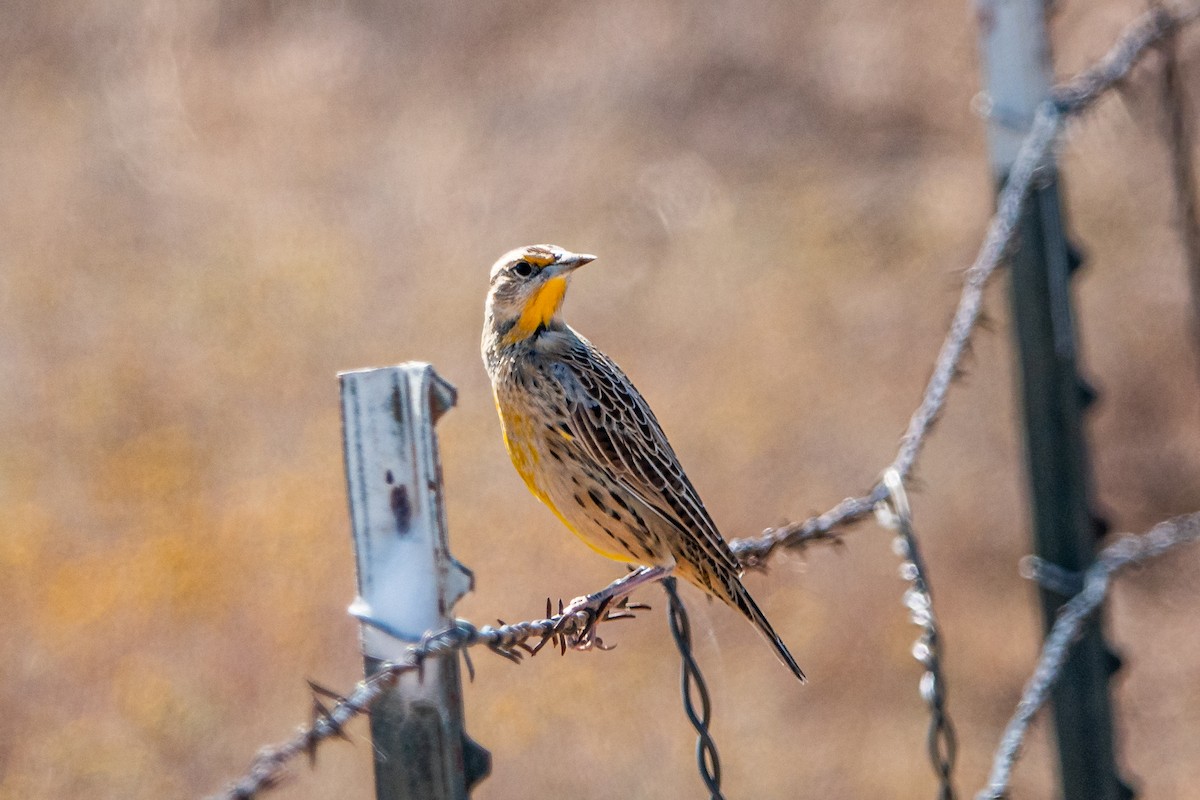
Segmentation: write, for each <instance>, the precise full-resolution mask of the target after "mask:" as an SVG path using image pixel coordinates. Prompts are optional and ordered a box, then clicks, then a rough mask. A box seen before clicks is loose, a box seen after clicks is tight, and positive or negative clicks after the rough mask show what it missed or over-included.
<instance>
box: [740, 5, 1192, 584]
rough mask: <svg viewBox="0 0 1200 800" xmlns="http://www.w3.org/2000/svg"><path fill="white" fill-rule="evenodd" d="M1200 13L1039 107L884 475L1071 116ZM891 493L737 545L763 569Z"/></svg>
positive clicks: (955, 347)
mask: <svg viewBox="0 0 1200 800" xmlns="http://www.w3.org/2000/svg"><path fill="white" fill-rule="evenodd" d="M1198 13H1200V10H1197V9H1192V10H1189V11H1187V12H1172V11H1168V10H1166V9H1164V8H1158V9H1154V10H1152V11H1149V12H1147V13H1145V14H1143V15H1142V16H1141V17H1139V18H1138V19H1137V20H1135V21H1134V22H1133V23H1132V24H1131V25H1130V26H1129V27H1127V28H1126V29H1125V31H1124V33H1122V34H1121V36H1120V38H1119V39H1118V40H1117V42H1116V44H1114V45H1113V47H1112V48H1110V49H1109V51H1108V52H1107V53H1106V54H1105V55H1104V56H1103V57H1102V58H1101V59H1100V60H1099V61H1098V62H1097V63H1096V64H1095V65H1093V66H1092V67H1090V68H1088V69H1086V70H1084V71H1083V72H1081V73H1080V74H1079V75H1077V76H1076V77H1075V78H1074V79H1072V80H1071V81H1069V82H1068V83H1066V84H1063V85H1061V86H1059V87H1058V88H1057V89H1055V90H1054V93H1053V99H1052V100H1051V101H1050V102H1047V103H1044V104H1042V106H1041V107H1040V108H1039V109H1038V111H1037V114H1036V116H1035V117H1034V121H1033V126H1032V128H1031V129H1030V131H1029V134H1028V135H1027V136H1026V137H1025V141H1024V142H1023V143H1022V145H1021V149H1020V151H1019V152H1018V154H1017V158H1016V160H1015V161H1014V162H1013V166H1012V169H1011V170H1010V171H1009V176H1008V180H1007V181H1006V182H1005V184H1004V188H1003V189H1002V190H1001V192H1000V197H999V200H998V202H997V209H996V213H995V214H993V215H992V219H991V221H990V222H989V223H988V229H987V234H986V235H985V236H984V240H983V244H982V245H981V247H980V248H979V253H978V255H976V257H975V261H974V262H973V263H972V264H971V266H970V267H968V268H967V271H966V273H965V276H964V280H963V289H962V294H961V295H960V297H959V301H958V307H957V308H956V309H955V312H954V317H953V319H952V320H951V323H950V330H949V332H948V333H947V334H946V338H945V340H944V341H943V343H942V347H941V349H940V350H939V351H938V355H937V360H936V361H935V362H934V368H933V374H932V375H931V376H930V378H929V382H928V383H927V384H926V386H925V392H924V394H923V396H922V398H921V404H920V405H919V406H918V407H917V410H916V411H914V412H913V414H912V417H911V418H910V419H909V422H908V428H907V429H906V430H905V432H904V435H903V436H902V437H901V440H900V447H899V450H898V451H897V453H896V457H895V458H894V459H893V460H892V463H891V464H889V465H888V466H887V467H885V469H884V471H886V470H887V469H895V470H896V471H897V472H898V473H899V474H900V477H901V479H902V480H907V479H908V477H909V474H910V472H911V471H912V468H913V465H914V464H915V463H916V460H917V456H918V454H919V453H920V451H921V447H922V445H923V444H924V442H925V438H926V436H927V435H928V434H929V431H930V430H932V428H933V426H934V423H935V422H937V420H938V417H939V416H940V415H941V412H942V408H943V407H944V406H945V402H946V396H947V394H948V392H949V390H950V385H951V384H952V383H953V381H954V378H955V376H956V375H957V373H958V367H959V363H960V362H961V361H962V356H963V353H964V352H965V350H966V347H967V343H968V342H969V341H970V338H971V333H972V331H974V329H975V326H976V324H977V323H978V322H979V315H980V311H981V310H982V308H983V292H984V289H985V288H986V286H987V282H988V279H989V278H991V276H992V274H993V273H994V272H995V271H996V268H997V267H998V266H1000V264H1001V263H1002V261H1003V259H1004V256H1005V254H1006V253H1007V251H1008V248H1009V246H1010V245H1011V244H1012V241H1013V237H1014V235H1015V234H1016V231H1017V226H1018V223H1019V222H1020V219H1021V212H1022V210H1023V209H1024V207H1025V199H1026V198H1027V197H1028V195H1029V190H1030V189H1031V188H1032V187H1033V185H1034V180H1035V179H1036V177H1037V175H1038V172H1039V170H1040V169H1041V168H1042V167H1043V165H1044V162H1045V160H1046V156H1047V155H1048V154H1049V152H1050V148H1051V146H1052V145H1053V144H1054V141H1055V140H1056V139H1057V136H1058V133H1059V131H1060V129H1061V127H1062V124H1063V122H1064V118H1065V117H1068V116H1074V115H1077V114H1080V113H1082V112H1083V111H1085V110H1086V109H1087V108H1088V107H1090V106H1091V105H1092V104H1093V103H1095V102H1096V100H1098V99H1099V98H1100V97H1101V96H1102V95H1103V94H1104V93H1105V92H1107V91H1109V90H1110V89H1112V88H1113V87H1114V86H1116V84H1117V83H1118V82H1120V81H1121V80H1123V79H1124V78H1125V77H1126V76H1127V75H1128V74H1129V72H1130V70H1132V69H1133V67H1134V65H1136V64H1137V63H1138V61H1139V60H1140V59H1141V58H1142V57H1143V56H1144V55H1145V54H1146V52H1147V50H1148V49H1149V48H1150V47H1151V46H1152V45H1154V44H1157V43H1158V42H1160V41H1162V40H1163V39H1164V37H1166V36H1167V35H1168V34H1169V33H1171V32H1172V31H1174V30H1176V29H1177V28H1179V27H1180V26H1181V25H1184V24H1186V23H1189V22H1191V21H1193V20H1194V19H1195V18H1196V16H1197V14H1198ZM887 496H888V493H887V488H886V487H885V486H884V485H883V484H882V482H881V483H878V484H876V485H875V487H874V488H873V489H872V490H871V491H870V492H869V493H868V494H866V495H862V496H859V497H849V498H846V499H845V500H843V501H842V502H840V503H838V504H837V505H836V506H834V507H833V508H831V509H830V510H829V511H826V512H825V513H823V514H820V515H818V516H815V517H810V518H809V519H806V520H804V521H803V522H796V523H789V524H787V525H783V526H780V527H778V528H768V529H766V530H765V531H763V532H762V534H761V535H759V536H757V537H751V538H746V539H737V540H734V541H732V542H730V546H731V547H732V548H733V551H734V553H735V554H736V555H737V557H738V560H739V561H741V562H742V564H743V565H744V566H746V567H747V568H754V567H760V566H762V565H763V564H764V563H765V562H766V560H767V559H768V558H769V557H770V556H771V554H772V553H774V552H775V550H776V549H777V548H779V547H786V548H789V549H796V548H803V547H804V546H806V545H808V544H811V543H814V542H821V541H826V542H827V541H833V540H836V539H837V538H838V536H837V534H836V533H835V530H836V529H837V528H840V527H844V526H846V525H849V524H851V523H854V522H858V521H860V520H862V519H863V518H865V517H866V516H867V515H868V514H870V513H871V512H872V510H873V509H874V508H875V506H876V505H878V503H879V502H880V501H881V500H884V499H885V498H886V497H887Z"/></svg>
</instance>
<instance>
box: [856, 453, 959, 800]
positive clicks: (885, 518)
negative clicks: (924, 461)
mask: <svg viewBox="0 0 1200 800" xmlns="http://www.w3.org/2000/svg"><path fill="white" fill-rule="evenodd" d="M882 483H883V485H884V486H885V487H887V490H888V497H887V499H886V500H884V501H883V502H881V503H880V504H879V505H878V506H877V507H876V509H875V516H876V518H877V519H878V520H879V523H880V524H881V525H883V526H884V527H886V528H890V529H891V530H894V531H896V533H897V535H896V541H895V550H896V554H897V555H898V556H900V558H902V559H903V562H902V563H901V565H900V574H901V576H902V577H903V578H904V579H905V580H907V581H908V582H909V584H910V586H909V588H908V590H907V591H906V592H905V593H904V605H905V607H906V608H907V609H908V611H909V615H910V617H911V618H912V621H913V623H914V624H916V625H920V626H921V638H920V639H918V640H917V643H916V644H914V645H913V650H912V653H913V657H914V658H916V659H917V661H919V662H920V663H921V665H922V666H923V667H925V674H924V675H922V676H921V683H920V691H921V697H922V699H924V700H925V704H926V705H928V706H929V734H928V747H929V760H930V763H932V764H933V772H934V774H935V775H937V778H938V800H954V796H955V795H954V782H953V779H952V777H951V773H952V772H953V771H954V759H955V756H956V755H957V752H958V742H957V740H956V739H955V736H954V726H953V725H952V724H951V722H950V714H949V713H948V712H947V711H946V680H945V678H944V677H943V675H942V637H941V633H940V632H939V630H938V624H937V616H936V615H935V614H934V612H933V593H932V592H931V591H930V588H929V571H928V570H927V569H926V567H925V559H923V558H922V557H921V550H920V548H919V547H918V546H917V534H916V531H915V530H914V529H913V522H912V508H911V507H910V506H909V504H908V493H907V492H906V491H905V489H904V480H903V479H902V478H901V477H900V472H899V470H896V469H894V468H889V469H888V471H887V472H885V473H884V476H883V481H882Z"/></svg>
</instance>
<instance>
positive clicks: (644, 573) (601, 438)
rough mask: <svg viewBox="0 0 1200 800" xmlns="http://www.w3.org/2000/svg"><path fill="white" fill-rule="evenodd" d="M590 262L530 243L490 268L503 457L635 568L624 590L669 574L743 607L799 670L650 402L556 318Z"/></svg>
mask: <svg viewBox="0 0 1200 800" xmlns="http://www.w3.org/2000/svg"><path fill="white" fill-rule="evenodd" d="M594 260H595V256H590V255H580V254H577V253H571V252H568V251H567V250H564V249H562V248H561V247H556V246H554V245H533V246H530V247H521V248H518V249H516V250H513V251H511V252H509V253H506V254H505V255H503V256H501V258H500V260H499V261H497V262H496V264H495V266H493V267H492V272H491V286H490V288H489V290H488V296H487V307H486V311H485V317H484V324H483V344H482V350H483V361H484V364H485V365H486V366H487V371H488V376H489V377H490V378H491V380H492V390H493V392H494V394H495V399H496V409H497V410H498V411H499V414H500V422H501V426H502V427H503V430H504V444H505V447H506V448H507V449H508V453H509V456H511V457H512V462H513V466H515V467H516V469H517V472H518V473H520V475H521V477H522V478H523V479H524V481H525V484H526V485H527V486H528V487H529V491H531V492H532V493H533V494H534V496H535V497H537V498H538V499H539V500H541V501H542V502H543V503H545V504H546V505H547V506H549V507H550V510H551V511H553V512H554V513H555V515H556V516H557V517H558V518H559V520H561V521H562V523H563V524H564V525H566V526H567V527H568V528H569V529H570V530H571V531H572V532H574V533H575V534H576V535H577V536H578V537H579V538H580V539H582V540H583V541H584V543H586V544H587V545H588V546H590V547H591V548H592V549H593V550H596V551H597V552H599V553H600V554H601V555H604V556H607V557H609V558H611V559H615V560H617V561H623V562H626V563H630V564H636V565H639V566H641V567H642V568H643V569H641V570H639V571H637V572H635V573H633V574H632V575H631V576H630V579H629V580H628V581H626V582H625V585H623V587H622V593H623V594H627V593H628V592H629V591H631V590H632V588H633V586H634V585H636V584H639V583H643V582H647V581H650V580H657V579H660V578H662V577H664V576H666V575H668V574H670V573H671V572H675V573H678V574H679V575H680V576H681V577H683V578H685V579H686V580H688V581H689V582H691V583H693V584H695V585H696V586H697V587H699V588H700V589H701V590H702V591H704V592H706V593H708V594H710V595H712V596H713V597H717V598H719V599H721V600H723V601H724V602H726V603H727V604H729V605H730V606H733V607H734V608H736V609H738V610H739V611H741V612H742V613H743V614H745V615H746V617H748V618H749V619H750V621H751V622H753V623H754V624H755V625H756V626H757V627H758V629H759V630H760V631H761V632H762V633H763V635H764V636H766V638H767V640H768V641H770V642H771V644H772V645H773V646H774V648H775V652H776V654H777V655H778V656H779V659H780V660H781V661H782V662H783V663H784V664H785V665H786V666H787V667H788V669H790V670H791V671H792V672H793V673H794V674H795V676H796V677H797V678H799V679H800V680H804V673H803V672H802V671H801V670H800V667H799V666H798V665H797V664H796V661H795V659H793V658H792V655H791V653H789V652H788V650H787V647H785V646H784V644H783V642H782V641H781V640H780V638H779V636H778V635H777V634H776V633H775V631H774V629H773V628H772V627H771V623H769V622H768V621H767V618H766V616H764V615H763V613H762V611H760V610H759V608H758V605H757V604H755V602H754V600H753V599H752V598H751V597H750V593H749V592H747V591H746V587H745V586H743V585H742V582H741V572H742V571H741V567H740V565H739V564H738V562H737V559H736V558H735V557H734V555H733V552H732V551H731V550H730V549H729V545H728V544H727V543H726V542H725V539H724V538H722V536H721V534H720V532H719V531H718V530H717V526H716V524H715V523H714V522H713V520H712V517H710V516H709V514H708V511H707V510H705V508H704V503H703V502H701V500H700V496H699V495H698V494H697V493H696V490H695V488H693V486H692V483H691V481H689V480H688V477H687V475H686V474H685V473H684V471H683V467H681V466H680V464H679V459H678V458H676V456H675V452H674V451H673V450H672V449H671V445H670V444H669V443H668V442H667V437H666V435H665V434H664V433H663V431H662V428H661V427H660V426H659V424H658V420H656V419H655V418H654V413H653V412H652V411H651V410H650V406H649V405H648V404H647V403H646V401H645V399H643V398H642V395H641V394H640V393H639V392H638V390H637V389H636V388H634V385H633V384H632V383H631V382H630V380H629V378H627V377H626V376H625V373H624V372H622V371H621V368H620V367H618V366H617V365H616V364H615V363H614V362H613V361H612V359H610V358H609V357H608V356H606V355H605V354H604V353H602V352H600V350H598V349H597V348H596V347H595V345H593V344H592V343H591V342H589V341H588V340H587V339H585V338H584V337H582V336H580V335H579V334H578V333H577V332H575V331H574V330H573V329H572V328H571V327H569V326H568V325H567V324H566V323H564V322H563V319H562V304H563V297H564V296H565V294H566V291H567V283H568V281H569V280H570V278H571V275H572V273H573V272H574V271H575V270H576V269H578V268H579V267H582V266H583V265H584V264H587V263H590V262H591V261H594ZM581 599H582V598H581Z"/></svg>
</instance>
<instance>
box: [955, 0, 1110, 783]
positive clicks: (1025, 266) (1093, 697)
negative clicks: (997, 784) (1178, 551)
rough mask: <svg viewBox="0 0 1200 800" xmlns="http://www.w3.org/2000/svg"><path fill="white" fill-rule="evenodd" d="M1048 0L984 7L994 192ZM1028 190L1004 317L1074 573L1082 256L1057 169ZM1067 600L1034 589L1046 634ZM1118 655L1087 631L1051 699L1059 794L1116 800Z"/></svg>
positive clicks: (1038, 53) (1063, 561) (1081, 498)
mask: <svg viewBox="0 0 1200 800" xmlns="http://www.w3.org/2000/svg"><path fill="white" fill-rule="evenodd" d="M1045 11H1046V3H1045V0H981V2H980V4H979V6H978V14H979V24H980V38H981V49H982V55H983V59H982V60H983V65H984V71H985V75H986V80H987V98H988V103H987V107H988V145H989V150H990V152H991V161H992V169H993V171H994V175H995V177H996V180H997V181H998V183H999V184H1000V185H1003V183H1004V181H1005V180H1006V179H1007V177H1008V172H1009V169H1010V168H1011V166H1012V163H1013V160H1014V159H1015V157H1016V153H1017V149H1018V148H1019V147H1020V143H1021V141H1022V139H1023V138H1024V137H1025V135H1026V134H1027V133H1028V131H1029V129H1030V126H1031V123H1032V121H1033V117H1034V113H1035V111H1036V109H1037V107H1038V106H1039V105H1040V104H1041V103H1043V102H1046V101H1047V100H1049V99H1050V95H1051V92H1050V87H1051V79H1052V74H1053V73H1052V69H1051V64H1050V45H1049V40H1048V38H1047V35H1046V21H1045ZM1048 162H1049V163H1047V165H1046V168H1045V180H1042V181H1039V182H1038V183H1037V184H1036V185H1035V188H1034V189H1033V190H1032V191H1031V194H1030V197H1029V198H1028V202H1027V204H1026V206H1025V210H1024V214H1023V216H1022V218H1021V222H1020V227H1019V229H1018V233H1017V237H1018V239H1017V242H1018V243H1017V246H1016V247H1015V248H1014V250H1013V252H1012V256H1011V259H1010V262H1009V263H1010V268H1011V270H1012V313H1013V323H1014V325H1013V327H1014V329H1015V334H1016V340H1017V349H1018V351H1019V361H1020V365H1019V366H1020V378H1021V379H1020V384H1021V400H1022V408H1023V412H1024V419H1025V452H1026V458H1027V464H1028V470H1029V487H1030V498H1031V501H1032V505H1033V532H1034V539H1035V545H1036V549H1037V553H1038V555H1040V556H1041V557H1042V558H1043V559H1045V560H1047V561H1049V562H1051V563H1053V564H1056V565H1058V566H1059V567H1062V568H1063V569H1065V570H1068V571H1070V572H1076V573H1082V571H1083V570H1084V569H1086V568H1087V566H1088V565H1089V564H1091V563H1092V562H1093V561H1094V560H1095V552H1096V542H1097V539H1098V537H1099V535H1100V534H1101V533H1102V523H1100V521H1099V519H1098V517H1096V516H1095V515H1094V514H1093V513H1092V509H1091V505H1090V500H1089V482H1090V475H1089V467H1088V462H1087V452H1086V445H1085V441H1084V432H1083V414H1082V412H1083V409H1084V407H1085V406H1086V405H1087V404H1088V402H1089V401H1090V399H1091V390H1090V389H1089V388H1088V387H1087V386H1086V384H1084V383H1083V382H1082V381H1081V380H1080V378H1079V375H1078V374H1077V372H1076V350H1075V329H1074V321H1073V319H1072V312H1071V295H1070V287H1069V278H1070V273H1071V272H1072V270H1073V269H1074V267H1076V266H1078V261H1079V259H1078V257H1077V256H1076V255H1075V253H1074V252H1073V251H1072V249H1071V247H1070V245H1069V244H1068V242H1067V238H1066V234H1065V226H1064V221H1063V212H1062V206H1061V202H1060V198H1059V190H1058V180H1057V173H1056V170H1055V169H1054V165H1053V159H1052V158H1050V159H1048ZM1066 599H1067V598H1066V597H1064V596H1063V595H1060V594H1057V593H1056V592H1054V591H1051V590H1049V589H1046V588H1042V589H1041V600H1042V610H1043V616H1044V620H1045V624H1046V628H1047V630H1049V628H1050V627H1051V626H1052V625H1053V623H1054V620H1055V618H1056V617H1057V614H1058V609H1059V607H1060V606H1061V605H1062V604H1063V603H1064V602H1065V601H1066ZM1116 663H1117V662H1116V658H1115V657H1114V656H1113V655H1112V654H1111V653H1110V652H1109V650H1108V648H1107V647H1106V645H1105V643H1104V639H1103V636H1102V632H1101V623H1100V621H1099V619H1098V618H1097V619H1094V620H1093V621H1092V622H1090V623H1088V625H1087V626H1086V627H1085V628H1084V632H1083V636H1082V640H1081V641H1080V643H1079V645H1078V646H1077V647H1076V648H1075V650H1074V651H1073V653H1072V655H1071V656H1070V658H1069V660H1068V661H1067V663H1066V665H1065V667H1064V669H1063V672H1062V675H1061V677H1060V679H1059V681H1058V683H1057V684H1056V685H1055V688H1054V690H1053V693H1052V704H1053V709H1054V722H1055V728H1056V735H1057V743H1058V754H1059V767H1060V777H1061V780H1062V796H1063V797H1064V798H1065V800H1085V799H1086V800H1119V799H1120V798H1129V797H1132V796H1133V792H1132V791H1131V790H1130V789H1129V788H1128V787H1127V786H1126V785H1125V784H1124V783H1123V782H1122V781H1121V779H1120V777H1119V775H1118V773H1117V767H1116V761H1115V756H1114V752H1113V725H1112V716H1111V711H1110V707H1109V696H1108V679H1109V676H1110V675H1111V673H1112V672H1113V670H1114V669H1115V668H1116V666H1115V665H1116Z"/></svg>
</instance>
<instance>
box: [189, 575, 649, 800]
mask: <svg viewBox="0 0 1200 800" xmlns="http://www.w3.org/2000/svg"><path fill="white" fill-rule="evenodd" d="M559 605H560V613H558V614H553V615H552V614H551V613H550V610H551V606H550V601H549V600H547V601H546V617H545V618H543V619H536V620H529V621H526V622H517V623H513V624H506V623H504V622H502V621H501V622H500V624H499V625H497V626H492V625H484V626H483V627H479V628H477V627H475V626H474V625H472V624H471V623H470V622H467V621H466V620H461V619H460V620H456V621H455V624H454V625H452V626H450V627H448V628H445V629H443V630H440V631H435V632H432V633H428V634H426V635H425V636H424V637H423V638H422V639H421V641H420V642H419V643H417V644H413V645H409V646H408V648H407V649H406V651H405V654H404V656H403V657H402V658H401V659H398V660H396V661H392V662H385V663H384V664H382V665H380V667H379V670H378V671H377V672H376V673H375V674H374V675H372V676H371V677H369V678H366V679H364V680H362V681H359V682H358V684H357V685H356V686H355V688H354V690H353V691H352V692H351V693H350V694H348V695H346V696H344V697H342V696H339V695H337V694H335V693H333V692H330V691H328V690H326V689H323V688H321V687H319V686H316V685H313V684H311V683H310V686H312V688H313V691H314V692H315V693H317V694H321V695H323V696H325V697H330V698H332V699H335V700H336V701H337V702H336V703H335V704H334V705H333V706H332V707H328V708H327V707H325V706H324V705H323V704H321V703H320V702H319V701H316V700H314V707H313V712H314V713H313V720H312V722H311V723H310V724H309V725H307V726H302V727H301V728H300V729H299V730H297V731H296V733H295V735H294V736H292V738H291V739H288V740H287V741H286V742H283V743H281V744H277V745H273V746H268V747H264V748H262V749H261V750H259V752H258V754H257V755H256V756H255V757H254V760H253V762H252V763H251V765H250V768H249V769H248V770H247V771H246V773H245V774H244V775H243V776H242V777H241V778H239V779H238V780H237V781H236V782H235V783H233V784H231V785H229V786H228V787H227V788H226V789H225V790H224V791H223V792H221V793H219V794H215V795H211V797H210V800H249V798H252V797H255V796H256V795H257V794H258V793H259V792H261V791H263V790H265V789H270V788H273V787H274V786H276V785H278V783H279V781H280V779H281V778H282V776H283V774H284V770H285V768H286V766H287V764H288V762H290V761H292V760H293V759H295V758H296V757H298V756H300V755H305V754H307V755H308V756H309V758H310V759H311V758H312V757H313V756H314V755H315V753H316V748H317V746H318V745H320V743H321V742H323V741H325V740H326V739H331V738H334V737H337V738H344V728H345V725H346V723H348V722H349V721H350V720H352V719H353V718H354V717H356V716H358V715H359V714H363V713H366V712H367V711H368V710H369V709H370V708H371V705H372V704H373V703H374V702H375V701H376V700H377V699H379V697H380V696H381V695H382V694H384V692H386V691H387V690H388V689H390V688H391V687H392V686H394V685H395V683H396V680H397V679H398V678H399V677H400V676H401V675H403V674H404V673H406V672H413V671H417V672H420V671H421V670H422V668H423V665H424V663H425V661H426V660H427V659H430V658H436V657H439V656H445V655H448V654H450V653H460V652H461V653H463V654H464V656H465V654H466V651H467V649H468V648H471V647H479V646H483V647H486V648H488V649H489V650H491V651H492V652H493V653H496V654H497V655H500V656H503V657H504V658H506V659H508V660H509V661H513V662H515V663H520V662H521V661H522V660H523V659H524V657H525V656H533V655H537V653H538V652H540V651H541V649H542V648H543V646H545V645H546V644H548V643H549V644H553V645H554V646H555V648H556V649H558V650H559V651H560V652H561V653H563V654H565V653H566V652H567V650H569V649H591V648H593V647H594V648H596V649H601V650H604V649H608V647H607V646H606V645H605V644H604V642H603V641H602V640H601V639H600V638H599V637H598V636H596V633H595V631H596V627H597V626H598V625H599V624H600V623H601V622H611V621H614V620H619V619H631V618H633V617H634V615H635V612H637V611H643V610H648V609H649V608H650V607H649V606H648V605H645V604H642V603H632V602H630V601H629V599H628V598H627V597H623V598H615V599H614V600H613V601H612V602H610V603H607V604H605V605H604V607H603V608H601V609H600V610H599V611H596V610H594V609H593V608H592V607H590V606H589V607H587V608H583V609H580V610H577V611H573V612H568V613H562V611H561V603H560V604H559ZM531 642H533V643H532V644H531ZM467 670H468V672H469V673H470V674H471V675H472V676H473V675H474V666H473V665H472V664H471V662H470V660H469V659H468V661H467Z"/></svg>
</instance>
